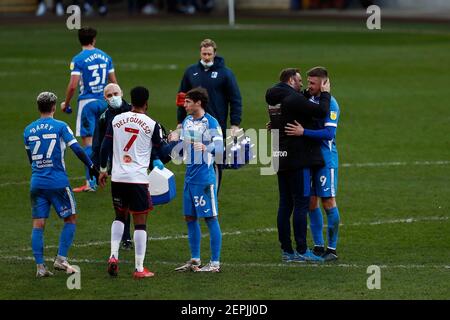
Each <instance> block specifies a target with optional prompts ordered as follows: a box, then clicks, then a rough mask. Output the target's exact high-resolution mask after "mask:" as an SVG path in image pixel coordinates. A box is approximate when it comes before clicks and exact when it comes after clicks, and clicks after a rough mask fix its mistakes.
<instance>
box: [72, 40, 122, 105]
mask: <svg viewBox="0 0 450 320" xmlns="http://www.w3.org/2000/svg"><path fill="white" fill-rule="evenodd" d="M70 72H71V73H70V74H71V75H79V76H80V93H79V95H78V100H84V99H103V89H104V88H105V86H106V85H107V84H108V75H109V73H111V72H114V65H113V62H112V59H111V57H110V56H109V55H107V54H106V53H105V52H103V51H102V50H100V49H97V48H94V49H92V50H82V51H81V52H80V53H79V54H77V55H76V56H75V57H73V59H72V61H71V63H70Z"/></svg>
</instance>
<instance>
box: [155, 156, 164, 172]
mask: <svg viewBox="0 0 450 320" xmlns="http://www.w3.org/2000/svg"><path fill="white" fill-rule="evenodd" d="M153 168H158V169H159V170H162V169H164V164H163V163H162V162H161V160H159V159H156V160H153Z"/></svg>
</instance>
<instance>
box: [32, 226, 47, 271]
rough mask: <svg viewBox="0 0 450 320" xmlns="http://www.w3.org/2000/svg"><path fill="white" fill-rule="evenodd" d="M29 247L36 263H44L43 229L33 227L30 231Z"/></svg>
mask: <svg viewBox="0 0 450 320" xmlns="http://www.w3.org/2000/svg"><path fill="white" fill-rule="evenodd" d="M31 248H32V249H33V255H34V259H35V260H36V264H43V263H44V229H40V228H39V229H38V228H33V230H32V231H31Z"/></svg>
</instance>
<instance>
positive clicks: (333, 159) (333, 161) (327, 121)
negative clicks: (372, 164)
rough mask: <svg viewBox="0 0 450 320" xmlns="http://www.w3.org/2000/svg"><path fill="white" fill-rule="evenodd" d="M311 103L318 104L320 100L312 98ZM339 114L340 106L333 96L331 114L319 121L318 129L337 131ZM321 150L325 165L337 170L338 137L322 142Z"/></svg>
mask: <svg viewBox="0 0 450 320" xmlns="http://www.w3.org/2000/svg"><path fill="white" fill-rule="evenodd" d="M310 101H312V102H314V103H317V104H318V103H319V98H318V97H311V98H310ZM339 113H340V111H339V105H338V103H337V101H336V99H335V98H334V97H333V96H332V97H331V100H330V112H329V114H328V115H327V116H326V117H325V118H324V119H320V120H317V125H318V128H319V129H324V128H325V127H335V128H336V129H337V126H338V122H339ZM320 149H321V150H322V155H323V158H324V160H325V165H326V166H327V167H328V168H337V167H338V151H337V148H336V135H335V136H334V137H333V139H331V140H322V143H321V145H320Z"/></svg>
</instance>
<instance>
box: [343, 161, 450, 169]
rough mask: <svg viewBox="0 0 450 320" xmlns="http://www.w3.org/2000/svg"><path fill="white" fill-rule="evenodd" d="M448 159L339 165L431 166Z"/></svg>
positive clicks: (444, 162)
mask: <svg viewBox="0 0 450 320" xmlns="http://www.w3.org/2000/svg"><path fill="white" fill-rule="evenodd" d="M448 164H450V161H413V162H405V161H396V162H367V163H343V164H342V165H341V167H343V168H350V167H395V166H432V165H437V166H439V165H448Z"/></svg>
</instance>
